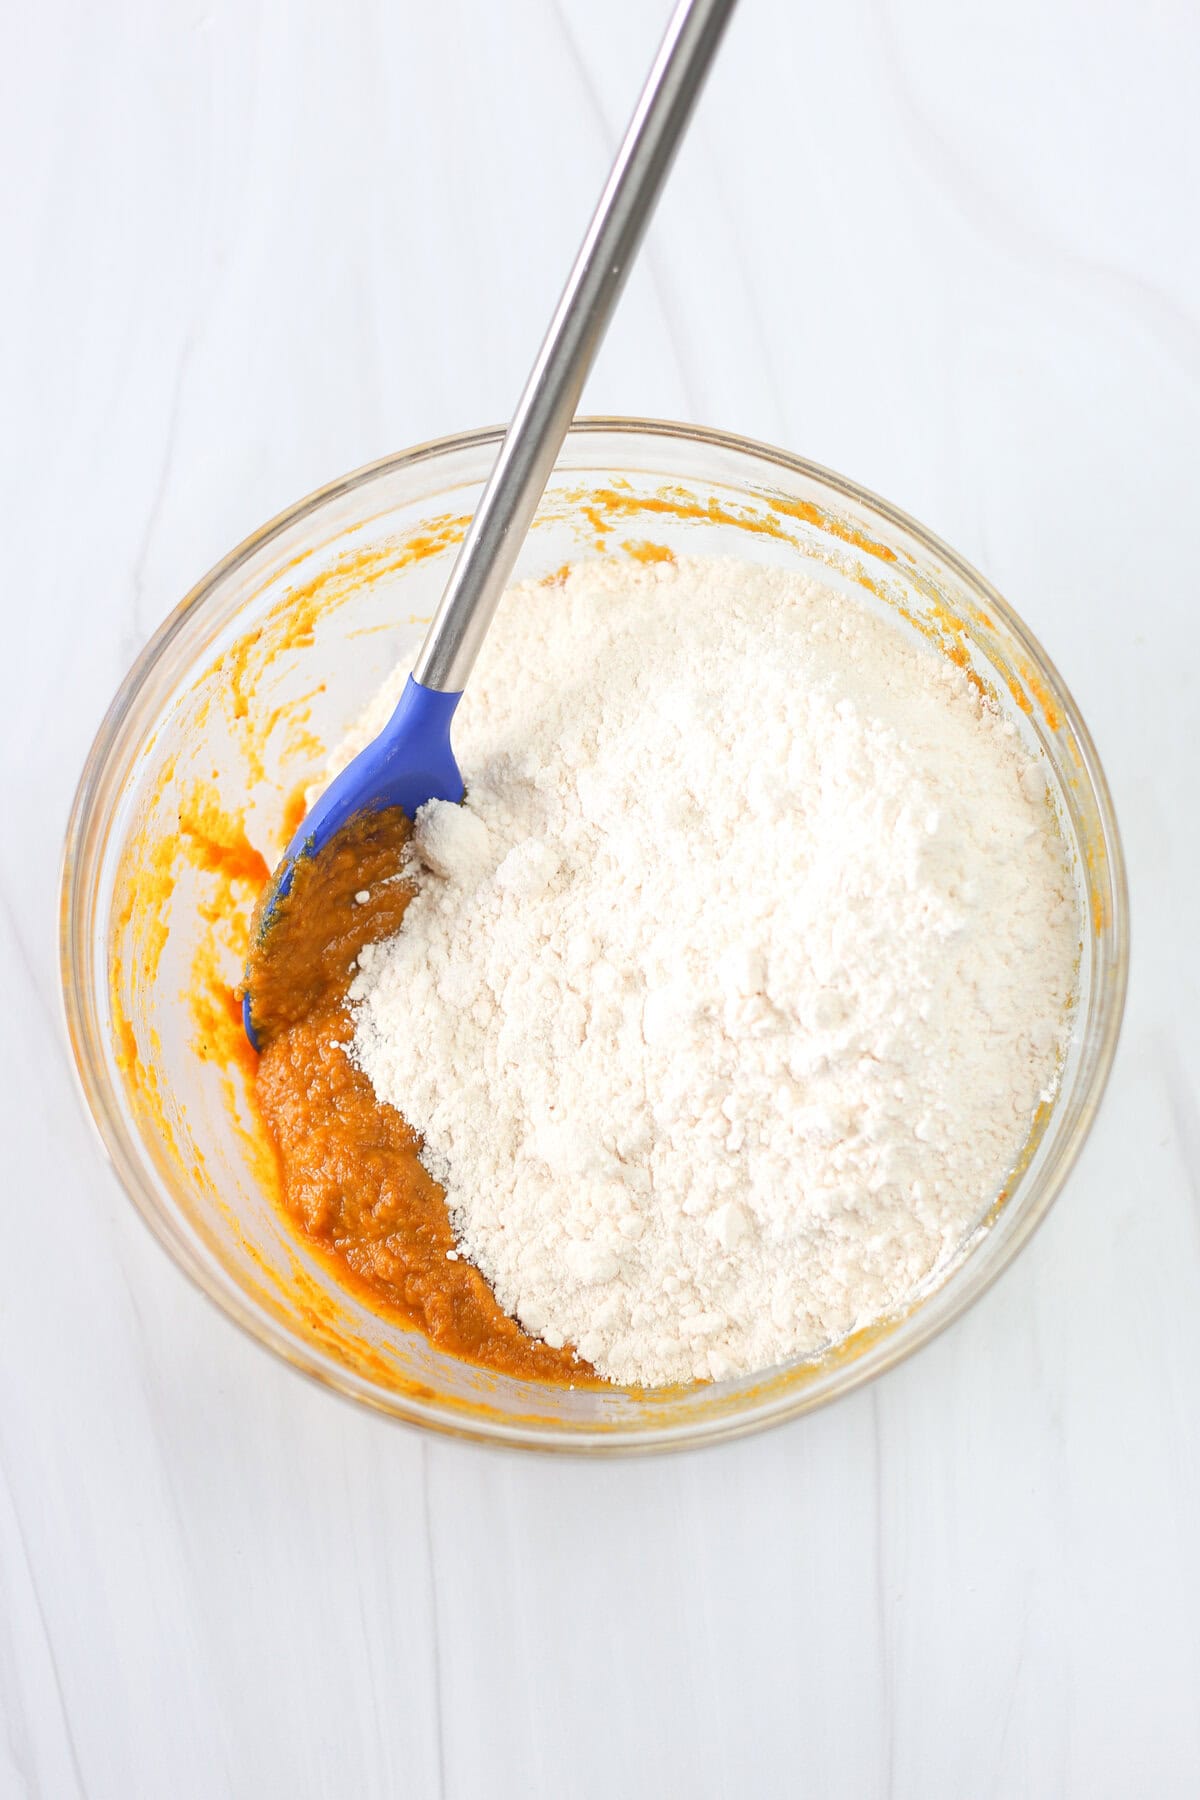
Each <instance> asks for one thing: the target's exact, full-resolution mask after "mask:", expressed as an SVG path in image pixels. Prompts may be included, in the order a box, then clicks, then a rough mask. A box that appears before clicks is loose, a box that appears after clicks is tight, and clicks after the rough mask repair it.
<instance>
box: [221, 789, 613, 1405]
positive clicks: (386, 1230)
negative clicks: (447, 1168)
mask: <svg viewBox="0 0 1200 1800" xmlns="http://www.w3.org/2000/svg"><path fill="white" fill-rule="evenodd" d="M410 829H411V828H410V825H409V821H408V819H407V818H406V817H405V815H404V814H403V813H402V812H400V811H399V810H392V811H390V812H383V813H375V814H367V815H364V816H362V817H360V818H358V819H355V820H353V821H352V822H351V823H350V824H349V825H348V826H347V827H346V828H345V830H344V831H342V832H340V833H339V834H338V836H337V837H335V838H334V839H333V840H332V842H331V843H329V844H328V845H327V846H326V847H325V848H324V849H323V850H322V851H321V852H320V853H319V854H318V855H316V856H311V857H305V858H303V859H302V860H301V861H300V862H299V863H298V864H297V867H296V874H295V879H294V881H293V883H292V887H291V891H290V892H289V893H288V895H287V896H286V898H285V899H282V900H280V901H279V902H278V903H277V905H276V907H275V910H274V912H273V913H272V915H271V919H270V923H269V925H268V926H267V928H266V930H261V929H260V928H259V927H260V920H261V914H262V909H263V904H264V902H262V901H260V903H259V909H258V914H257V915H256V918H255V924H254V927H253V928H252V942H251V951H250V957H249V961H248V963H247V987H248V989H249V991H250V993H251V994H252V996H253V1006H254V1028H255V1032H256V1034H257V1036H258V1039H259V1044H260V1046H261V1055H260V1057H259V1061H258V1068H257V1072H256V1075H255V1095H256V1098H257V1101H258V1107H259V1111H260V1113H261V1115H262V1119H263V1123H264V1124H265V1126H266V1128H267V1131H268V1133H269V1134H270V1137H271V1140H272V1142H273V1144H274V1146H275V1150H276V1153H277V1155H278V1158H279V1169H280V1177H281V1184H282V1192H283V1200H284V1204H285V1206H286V1207H287V1209H288V1211H289V1213H290V1214H291V1215H292V1217H293V1218H294V1219H295V1221H296V1223H297V1224H298V1225H300V1226H301V1227H302V1229H303V1230H304V1231H305V1232H306V1233H307V1234H308V1236H309V1237H311V1238H313V1239H314V1240H315V1241H316V1242H317V1243H318V1244H319V1245H320V1246H321V1247H322V1248H323V1249H324V1250H326V1251H327V1252H329V1253H330V1254H331V1255H332V1256H333V1257H334V1258H335V1259H337V1260H338V1261H340V1262H342V1263H343V1264H344V1265H345V1267H346V1268H347V1269H348V1270H349V1271H351V1272H352V1274H353V1275H354V1276H356V1277H357V1279H358V1282H359V1283H361V1284H365V1285H366V1287H367V1288H368V1289H370V1290H371V1291H372V1293H374V1294H375V1295H376V1296H377V1297H378V1298H379V1299H380V1300H382V1301H383V1302H385V1303H386V1305H387V1306H389V1307H392V1308H396V1309H397V1310H399V1311H400V1312H401V1313H402V1314H403V1315H404V1316H405V1317H406V1318H407V1319H409V1320H410V1321H411V1322H412V1323H413V1324H414V1325H416V1326H418V1327H419V1328H420V1329H421V1330H422V1331H423V1332H425V1334H426V1336H427V1337H429V1338H430V1339H431V1341H432V1342H433V1343H434V1344H436V1345H437V1346H438V1348H439V1349H442V1350H447V1351H450V1352H451V1353H452V1354H454V1355H456V1356H461V1357H464V1358H466V1359H467V1360H468V1361H470V1362H473V1363H477V1364H482V1365H483V1366H484V1367H486V1368H489V1369H495V1370H498V1371H499V1372H500V1373H502V1374H505V1375H515V1376H518V1377H520V1378H523V1379H526V1380H530V1379H533V1380H541V1381H552V1382H559V1383H572V1384H579V1383H581V1382H583V1383H587V1384H588V1385H591V1384H592V1383H593V1382H594V1381H595V1380H596V1377H595V1376H594V1374H593V1373H592V1370H591V1368H590V1367H589V1365H588V1364H587V1363H584V1362H581V1361H580V1360H579V1359H578V1358H577V1357H576V1356H575V1354H574V1352H573V1351H572V1350H570V1349H562V1350H552V1349H551V1348H550V1346H549V1345H548V1344H544V1343H542V1342H540V1341H539V1340H538V1339H536V1338H531V1337H529V1336H528V1335H527V1333H526V1332H524V1331H523V1330H522V1329H521V1327H520V1326H519V1325H518V1324H517V1323H516V1321H515V1320H513V1319H510V1318H509V1317H508V1315H507V1314H506V1313H504V1312H502V1311H501V1309H500V1307H499V1305H498V1304H497V1301H496V1298H495V1296H494V1294H493V1293H492V1290H491V1288H490V1287H489V1286H488V1284H487V1282H486V1281H485V1280H484V1278H483V1276H482V1275H481V1274H480V1273H479V1271H478V1270H477V1269H476V1268H474V1267H473V1266H472V1265H471V1264H470V1263H468V1262H465V1261H463V1260H462V1259H461V1258H459V1257H458V1256H457V1250H456V1246H455V1241H454V1233H453V1231H452V1229H451V1226H450V1217H449V1212H448V1208H447V1204H446V1196H445V1193H444V1192H443V1190H442V1188H441V1187H440V1186H439V1185H438V1183H437V1182H436V1181H434V1179H433V1177H432V1176H431V1175H430V1174H429V1173H428V1172H427V1170H426V1169H425V1168H424V1166H423V1165H422V1163H421V1160H420V1154H419V1152H420V1148H421V1144H420V1139H419V1138H418V1136H417V1135H416V1133H415V1132H414V1131H412V1130H411V1129H410V1127H409V1126H408V1125H407V1124H406V1123H405V1122H404V1120H403V1118H402V1117H401V1116H400V1114H399V1113H398V1112H397V1111H396V1110H395V1108H394V1107H391V1106H387V1105H385V1104H383V1103H382V1102H381V1101H379V1100H377V1099H376V1097H375V1091H374V1089H373V1088H372V1086H371V1083H370V1082H369V1081H368V1079H367V1077H366V1076H365V1075H364V1074H363V1073H362V1071H361V1070H360V1069H357V1068H355V1066H354V1064H353V1063H352V1062H351V1061H350V1058H349V1056H348V1054H347V1050H348V1047H349V1043H350V1040H351V1038H352V1037H353V1035H354V1027H353V1022H352V1020H351V1017H350V1011H349V1005H348V998H347V996H348V990H349V987H350V984H351V982H352V980H353V978H354V973H355V958H356V957H357V955H358V952H359V951H360V950H361V949H362V948H363V946H364V944H371V943H377V942H379V941H380V940H382V939H384V938H388V937H391V936H392V935H393V934H394V933H395V932H396V931H398V930H399V927H400V921H401V919H402V918H403V917H404V909H405V907H406V906H407V905H408V902H409V900H410V899H411V898H412V894H413V889H412V887H411V885H409V884H408V883H407V882H406V881H405V880H404V879H403V878H402V877H401V875H400V868H401V862H402V858H403V851H404V845H405V842H406V841H407V838H408V836H409V831H410ZM270 892H271V890H270V889H268V890H267V894H268V896H269V894H270ZM359 893H366V894H367V895H368V898H367V899H366V900H363V901H361V902H360V901H359V900H357V899H356V898H355V896H356V895H357V894H359Z"/></svg>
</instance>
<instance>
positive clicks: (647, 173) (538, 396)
mask: <svg viewBox="0 0 1200 1800" xmlns="http://www.w3.org/2000/svg"><path fill="white" fill-rule="evenodd" d="M735 4H736V0H681V4H680V5H679V6H677V7H676V9H675V13H674V15H673V17H672V19H671V22H670V24H669V26H668V27H667V33H666V36H665V37H664V39H663V41H662V45H661V48H660V49H659V52H658V55H657V56H656V57H655V59H654V66H653V67H652V68H651V70H650V74H649V76H648V77H647V80H646V85H645V87H644V88H643V90H642V95H641V98H640V100H639V101H638V104H637V108H636V110H635V112H634V115H633V118H632V120H631V121H630V124H629V129H628V131H627V132H626V134H625V140H624V142H623V143H622V145H621V148H620V150H619V151H618V153H617V159H616V162H615V163H614V164H613V168H612V173H611V174H610V175H609V178H608V181H607V183H606V185H605V188H604V192H603V193H602V194H601V196H600V203H599V205H598V206H597V208H596V211H595V214H594V215H593V217H592V222H591V224H590V225H589V226H588V230H587V235H586V237H585V238H584V240H583V244H582V245H581V247H580V251H579V255H578V256H577V257H576V259H575V266H574V268H573V269H572V270H571V273H570V276H569V277H568V279H567V285H566V287H565V288H564V290H563V295H562V299H561V300H560V301H559V303H558V306H557V308H556V310H555V313H554V317H553V319H552V320H551V322H550V329H549V330H548V331H547V333H546V336H545V339H544V341H543V343H542V347H541V349H540V350H539V352H538V356H537V361H536V362H535V363H534V365H533V369H532V372H531V374H530V376H529V380H528V381H527V382H526V384H525V391H524V393H523V394H522V395H521V398H520V401H519V403H518V405H517V410H516V412H515V413H514V415H513V420H512V423H511V425H510V426H509V428H508V431H507V433H506V435H505V438H504V442H503V443H502V444H501V446H500V454H499V456H498V457H497V459H496V466H495V468H494V469H493V470H492V473H491V476H490V478H489V480H488V484H487V486H486V488H485V489H484V491H483V495H482V498H481V499H480V502H479V505H478V507H477V509H476V512H475V516H474V518H473V519H472V521H471V525H470V529H469V530H468V532H467V535H466V537H465V538H464V540H463V544H462V548H461V550H460V551H459V553H458V558H457V560H456V562H455V564H454V568H453V570H452V571H451V575H450V580H449V582H448V583H447V586H446V591H445V593H444V594H443V596H442V601H441V605H440V606H439V607H438V611H437V614H436V617H435V618H434V620H433V623H432V625H431V626H430V627H429V631H428V633H427V635H426V638H425V642H424V644H423V645H422V647H421V653H420V655H419V656H418V658H417V661H416V665H415V667H414V669H413V676H414V678H415V680H416V681H418V682H420V683H421V684H422V686H424V687H427V688H433V689H435V690H436V691H437V692H440V693H444V694H457V693H461V692H462V689H463V688H464V686H465V685H466V680H467V676H468V675H469V674H470V672H471V669H472V668H473V666H474V663H475V658H476V657H477V656H478V654H479V649H480V646H481V644H482V643H483V640H484V637H485V636H486V634H487V629H488V626H489V625H490V624H491V622H492V616H493V614H494V613H495V610H496V606H497V604H498V602H499V600H500V596H501V594H502V593H503V591H504V588H505V585H506V584H507V581H508V578H509V576H510V575H511V573H512V568H513V564H514V563H515V561H516V559H517V554H518V552H519V550H520V548H521V545H522V543H523V542H524V539H525V534H526V532H527V531H528V529H529V526H530V523H531V521H532V519H533V515H534V512H535V511H536V510H537V504H538V501H539V500H540V499H541V497H542V495H543V493H544V492H545V488H546V483H547V481H548V480H549V479H550V471H551V469H552V468H553V467H554V462H555V458H556V457H557V456H558V452H559V450H560V448H561V447H562V441H563V438H564V437H565V436H566V433H567V427H568V426H569V425H570V423H571V420H572V419H573V418H574V416H575V410H576V408H577V406H578V404H579V396H580V394H581V393H582V391H583V384H584V381H585V380H586V378H587V373H588V370H589V369H590V368H591V366H592V362H593V360H594V358H595V355H596V351H597V350H598V349H599V347H600V342H601V339H602V338H603V336H604V333H605V330H606V328H607V326H608V322H609V320H610V318H611V317H612V314H613V309H614V307H615V306H616V303H617V300H618V298H619V296H620V293H621V289H622V287H623V286H624V284H625V277H626V275H627V274H628V273H629V269H630V266H631V264H632V262H633V259H634V257H635V255H636V254H637V249H638V245H639V244H640V243H641V240H642V234H643V232H644V231H645V228H646V224H647V222H648V220H649V218H650V214H651V213H652V212H653V210H654V204H655V201H656V200H657V199H658V196H659V194H660V192H661V191H662V186H663V183H664V181H665V180H666V177H667V172H668V170H669V169H670V167H671V162H672V160H673V158H674V155H675V151H676V149H677V148H678V145H679V142H680V139H681V138H682V137H683V134H684V131H685V129H686V127H687V123H688V120H689V118H690V117H691V113H692V109H693V107H694V106H695V103H696V99H697V96H698V95H699V92H700V89H701V87H702V86H703V84H704V78H705V76H706V75H707V73H708V71H709V68H710V67H711V64H712V60H713V57H714V55H715V54H716V50H717V46H718V44H719V43H720V41H721V35H722V33H723V31H724V29H725V26H726V24H727V23H728V21H729V16H730V14H731V13H732V11H733V8H734V5H735Z"/></svg>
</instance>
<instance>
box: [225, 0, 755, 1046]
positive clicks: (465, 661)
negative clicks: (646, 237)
mask: <svg viewBox="0 0 1200 1800" xmlns="http://www.w3.org/2000/svg"><path fill="white" fill-rule="evenodd" d="M734 4H735V0H680V3H679V5H678V6H677V7H676V8H675V11H674V13H673V14H672V16H671V21H670V24H669V25H668V26H667V31H666V36H665V37H664V38H663V41H662V44H661V45H660V47H659V51H658V55H657V56H656V57H655V59H654V62H653V64H652V66H651V69H650V73H649V75H648V76H647V78H646V85H645V87H644V88H643V89H642V93H641V97H640V98H639V100H638V103H637V106H636V107H635V109H634V114H633V118H632V119H631V120H630V123H629V129H628V130H627V131H626V133H625V137H624V139H623V141H622V144H621V148H620V149H619V150H618V152H617V158H616V161H615V162H614V164H613V167H612V171H611V173H610V175H609V177H608V180H607V182H606V183H605V186H604V192H603V193H602V194H601V196H600V202H599V205H598V206H597V208H596V211H595V213H594V214H593V215H592V222H591V224H590V225H589V226H588V228H587V232H586V234H585V236H584V240H583V243H582V245H581V246H580V249H579V254H578V256H577V257H576V258H575V265H574V267H573V268H572V270H571V273H570V275H569V276H568V277H567V285H566V287H565V288H564V289H563V294H562V298H561V299H560V300H559V303H558V305H557V307H556V308H555V311H554V317H553V318H552V319H551V321H550V329H549V330H548V331H547V333H546V336H545V339H544V340H543V343H542V347H541V349H540V350H539V351H538V354H537V360H536V362H535V363H534V365H533V369H532V371H531V372H530V376H529V379H528V381H527V382H526V384H525V391H524V393H523V394H522V395H521V398H520V401H519V402H518V404H517V410H516V412H515V413H514V414H513V420H512V424H511V425H510V426H509V428H508V430H507V432H506V433H505V435H504V441H503V443H502V444H501V446H500V451H499V455H498V456H497V458H496V466H495V468H494V469H493V470H492V473H491V475H490V477H489V479H488V483H487V486H486V487H485V488H484V490H483V494H482V496H481V498H480V501H479V506H478V508H477V509H476V512H475V516H474V518H473V519H472V520H471V525H470V529H469V530H468V532H467V535H466V537H465V538H464V540H463V544H462V548H461V549H460V551H459V553H458V556H457V558H456V560H455V564H454V567H453V569H452V570H451V573H450V580H449V582H448V584H447V587H446V591H445V593H444V594H443V596H442V601H441V605H440V606H439V608H438V611H437V615H436V617H435V618H434V621H433V623H432V625H431V626H430V627H429V632H428V635H427V636H426V639H425V643H424V645H423V646H422V649H421V654H420V655H419V656H418V658H417V661H416V665H415V667H414V669H413V672H412V675H411V676H410V677H409V682H408V686H407V687H406V688H405V690H404V693H403V695H402V696H401V699H400V704H399V706H398V707H397V708H396V710H395V712H394V713H393V714H392V717H391V719H390V720H389V721H388V724H387V726H386V727H385V729H384V730H383V731H382V732H381V733H380V735H379V736H378V737H377V738H376V739H375V741H374V743H372V744H368V745H367V748H366V749H365V750H363V751H362V752H361V753H360V754H359V755H358V756H356V757H355V759H354V761H353V762H352V763H351V764H350V766H349V767H348V768H346V769H343V771H342V773H341V774H340V775H339V776H338V777H337V780H336V781H334V782H333V784H332V785H331V786H330V787H329V788H328V789H327V790H326V792H325V793H324V794H322V796H321V798H320V799H319V800H318V802H317V804H316V805H315V806H314V807H313V809H312V811H311V812H310V813H309V815H308V817H307V818H306V819H305V821H304V823H303V824H302V825H301V827H300V829H299V831H298V832H297V833H296V835H295V837H294V838H293V839H292V841H291V843H290V844H289V845H288V848H287V853H286V855H285V856H284V859H283V862H282V863H281V864H280V867H279V869H278V870H277V871H276V874H275V876H274V878H273V886H272V888H271V889H270V890H269V891H268V895H267V900H266V903H265V905H264V906H263V908H262V911H261V913H260V915H259V931H260V934H261V933H262V932H265V931H269V930H270V926H271V917H272V914H273V912H274V910H275V907H276V906H277V905H278V903H279V901H280V900H281V899H282V898H283V897H284V896H285V895H286V894H287V893H288V891H289V889H290V888H291V885H292V878H293V876H294V874H295V869H296V863H297V860H298V859H299V858H300V857H302V856H311V855H312V854H313V853H314V852H315V851H318V850H321V849H322V848H323V847H324V846H325V845H326V844H327V843H328V842H329V840H330V839H331V838H332V837H333V836H334V835H335V833H336V832H338V831H340V830H341V828H342V826H343V825H346V824H348V823H349V821H350V820H351V819H352V818H354V817H355V816H356V815H357V814H358V813H361V812H366V811H379V810H381V809H382V808H384V807H391V806H400V807H403V809H404V811H405V812H406V813H407V814H408V815H409V817H410V818H413V817H415V815H416V813H417V810H418V808H419V807H421V806H423V805H424V804H425V802H426V801H427V800H454V801H458V800H461V799H462V796H463V783H462V777H461V775H460V774H459V772H458V765H457V764H456V763H455V760H454V753H453V751H452V750H451V748H450V720H451V718H452V716H453V713H454V709H455V707H456V706H457V705H458V702H459V700H460V698H461V697H462V691H463V688H464V687H465V685H466V680H467V676H468V675H469V674H470V672H471V670H472V668H473V667H474V664H475V658H476V656H477V655H478V654H479V648H480V645H481V644H482V643H483V640H484V637H485V636H486V634H487V629H488V626H489V625H490V624H491V622H492V618H493V616H494V614H495V611H496V607H497V605H498V604H499V601H500V596H501V594H502V593H503V591H504V587H505V583H506V582H507V581H508V578H509V576H510V575H511V573H512V569H513V564H514V563H515V562H516V560H517V553H518V551H519V550H520V548H521V545H522V543H523V542H524V540H525V534H526V532H527V531H528V530H529V526H530V524H531V522H532V520H533V515H534V512H535V510H536V508H537V503H538V501H539V500H540V499H541V497H542V495H543V493H544V492H545V489H546V483H547V481H548V480H549V479H550V471H551V469H552V468H553V467H554V462H555V458H556V457H557V456H558V453H559V450H560V449H561V448H562V441H563V438H564V437H565V436H566V434H567V427H568V426H569V425H570V423H571V420H572V419H573V418H574V416H575V409H576V406H577V405H578V403H579V396H580V394H581V393H582V392H583V384H584V381H585V379H586V377H587V373H588V370H589V369H590V368H591V366H592V362H593V359H594V357H595V354H596V351H597V350H598V349H599V347H600V343H601V340H602V338H603V336H604V332H605V329H606V328H607V325H608V322H609V319H610V318H611V317H612V313H613V309H614V307H615V306H616V303H617V299H618V297H619V295H620V293H621V289H622V288H623V287H624V285H625V277H626V275H627V274H628V272H629V269H630V266H631V264H632V262H633V259H634V256H635V255H636V253H637V248H638V245H639V244H640V243H641V240H642V234H643V232H644V231H645V228H646V224H647V222H648V220H649V218H650V214H651V212H652V211H653V210H654V203H655V201H656V200H657V199H658V196H659V194H660V192H661V191H662V187H663V183H664V182H665V180H666V177H667V171H668V170H669V168H670V166H671V163H672V160H673V158H674V155H675V151H676V149H677V148H678V145H679V141H680V139H681V138H682V136H683V133H684V130H685V128H686V126H687V123H688V120H689V119H690V117H691V115H692V109H693V107H694V106H695V103H696V99H697V97H698V95H699V93H700V89H701V87H702V86H703V84H704V78H705V76H706V75H707V73H708V71H709V68H710V67H711V64H712V60H713V58H714V56H715V55H716V51H717V46H718V44H719V43H720V41H721V37H722V34H723V32H724V30H725V26H726V25H727V24H728V22H729V16H730V14H731V13H732V11H733V8H734ZM242 1018H243V1020H244V1022H245V1026H246V1034H247V1036H248V1037H249V1039H250V1042H251V1043H252V1044H253V1045H254V1046H255V1048H256V1049H257V1048H258V1038H257V1034H256V1032H255V1027H254V1019H253V1004H252V995H251V993H250V989H249V985H248V984H247V988H246V993H245V997H244V999H243V1001H242Z"/></svg>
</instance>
